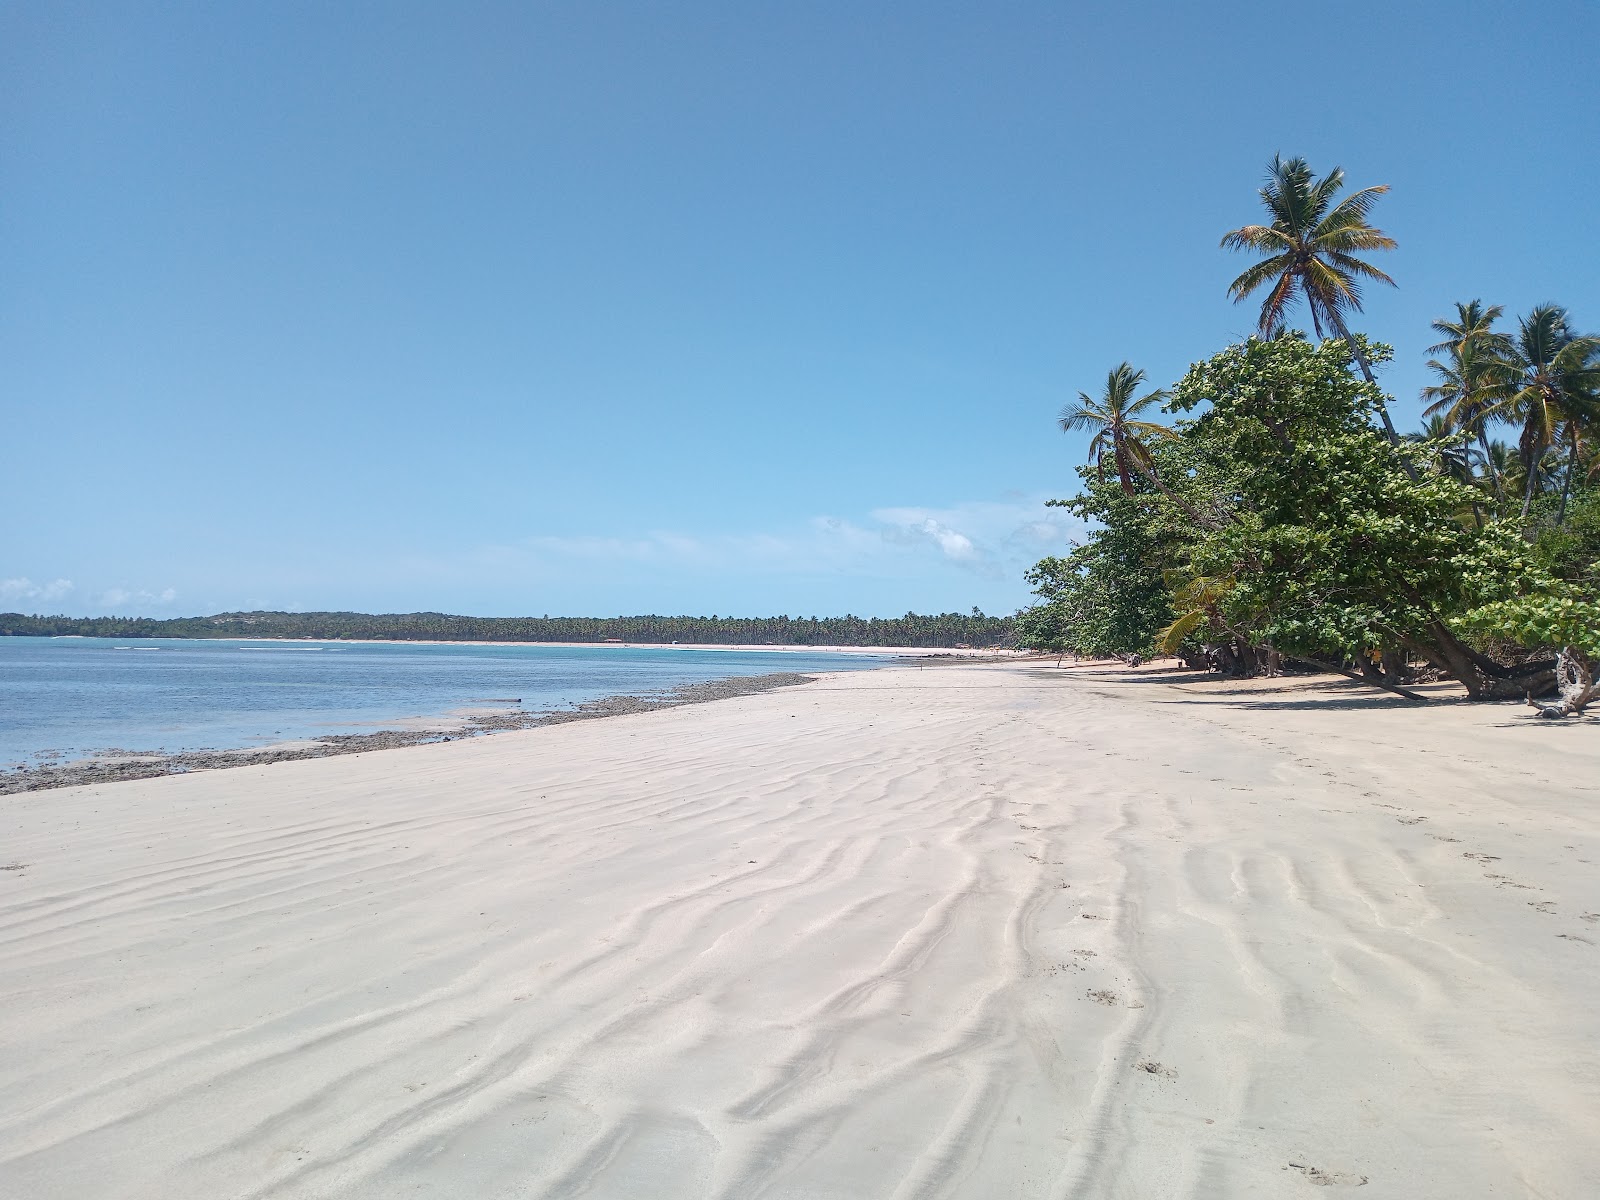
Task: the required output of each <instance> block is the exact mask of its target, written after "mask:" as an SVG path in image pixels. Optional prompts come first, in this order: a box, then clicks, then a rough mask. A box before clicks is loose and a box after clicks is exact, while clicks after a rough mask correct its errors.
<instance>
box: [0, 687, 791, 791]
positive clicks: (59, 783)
mask: <svg viewBox="0 0 1600 1200" xmlns="http://www.w3.org/2000/svg"><path fill="white" fill-rule="evenodd" d="M815 679H816V676H815V675H800V674H796V673H794V672H789V671H783V672H778V673H776V674H772V675H744V676H736V677H734V678H732V679H712V680H709V681H707V682H705V683H686V684H682V685H680V686H678V687H675V688H669V689H667V690H665V691H661V692H647V693H645V694H644V695H642V696H605V697H602V698H601V699H599V700H590V701H588V702H587V703H585V704H579V705H577V706H575V707H574V708H571V709H563V710H558V711H554V712H497V713H475V714H473V715H472V716H470V717H468V718H467V719H466V720H465V721H463V722H462V723H461V724H460V725H457V726H455V727H453V728H449V729H408V730H402V729H382V730H379V731H378V732H376V733H340V734H329V735H327V736H326V737H320V738H317V739H316V740H315V742H313V743H311V744H308V745H291V746H278V747H267V748H265V749H261V750H192V751H187V752H185V753H182V754H159V753H153V752H150V751H141V752H134V751H117V752H116V753H117V754H118V755H119V756H120V755H129V756H130V757H128V758H122V757H117V758H113V759H107V758H86V759H79V760H77V761H75V762H69V763H61V764H59V765H50V766H34V767H26V766H25V767H18V768H17V769H15V770H11V771H5V772H3V773H0V796H4V795H10V794H12V793H15V792H37V791H43V790H45V789H46V788H63V787H78V786H80V785H82V784H90V783H116V782H119V781H121V780H124V779H151V778H154V777H155V776H158V775H182V774H186V773H188V772H190V771H215V770H221V769H223V768H227V767H259V766H264V765H266V764H267V763H279V762H291V761H294V760H295V759H301V758H329V757H332V756H333V755H335V754H363V753H365V752H366V751H368V750H393V749H396V748H397V747H400V746H419V745H423V744H425V743H428V742H447V741H450V740H451V739H452V738H458V737H477V736H479V735H481V734H486V733H506V732H509V731H511V730H516V729H536V728H538V727H539V726H541V725H560V724H563V723H565V722H567V721H587V720H592V719H594V718H595V717H619V716H623V715H625V714H628V713H640V712H651V711H653V710H655V709H658V708H677V707H678V706H680V705H684V704H704V703H706V702H707V701H709V700H727V699H731V698H732V697H734V696H749V695H753V694H754V693H756V692H768V691H771V690H773V689H774V688H781V687H794V686H796V685H797V684H802V683H811V682H813V681H814V680H815Z"/></svg>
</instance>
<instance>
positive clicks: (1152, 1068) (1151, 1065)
mask: <svg viewBox="0 0 1600 1200" xmlns="http://www.w3.org/2000/svg"><path fill="white" fill-rule="evenodd" d="M1134 1069H1135V1070H1139V1071H1143V1072H1144V1073H1145V1074H1146V1075H1159V1076H1161V1078H1163V1079H1176V1078H1177V1077H1178V1073H1177V1072H1176V1071H1174V1070H1173V1069H1172V1068H1171V1067H1164V1066H1162V1065H1161V1064H1160V1063H1158V1062H1156V1061H1155V1060H1154V1059H1152V1058H1146V1059H1141V1060H1140V1061H1139V1062H1137V1063H1135V1064H1134Z"/></svg>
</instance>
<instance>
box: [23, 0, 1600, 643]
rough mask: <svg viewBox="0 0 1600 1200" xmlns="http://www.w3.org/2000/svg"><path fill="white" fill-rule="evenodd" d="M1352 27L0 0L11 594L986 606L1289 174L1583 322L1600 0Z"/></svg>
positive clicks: (1437, 278)
mask: <svg viewBox="0 0 1600 1200" xmlns="http://www.w3.org/2000/svg"><path fill="white" fill-rule="evenodd" d="M1338 13H1339V19H1338V20H1337V21H1332V20H1328V21H1323V20H1319V19H1316V17H1315V14H1314V12H1313V10H1309V9H1308V10H1305V11H1304V12H1303V13H1299V14H1298V15H1297V14H1296V13H1295V12H1290V11H1289V10H1286V9H1285V8H1284V7H1283V6H1282V5H1280V4H1233V5H1228V4H1210V5H1190V4H1065V3H1055V4H992V5H977V4H964V5H952V4H939V3H921V4H916V5H911V4H896V5H862V4H858V3H852V4H827V3H811V4H806V5H777V4H766V3H748V2H743V3H728V4H706V3H684V4H675V5H657V4H606V3H585V4H529V3H519V4H487V3H455V4H450V5H445V4H439V3H433V4H408V3H401V2H394V0H389V2H385V3H374V4H359V3H342V4H336V5H329V4H312V3H300V4H295V3H274V4H270V5H269V4H226V5H216V4H185V3H172V2H164V3H162V4H159V5H157V4H133V3H129V4H116V5H109V4H104V3H96V4H75V3H71V2H63V0H52V2H51V3H48V4H45V3H30V4H15V3H4V4H0V281H3V282H0V392H3V396H4V402H3V403H4V415H5V430H6V455H5V462H6V469H5V471H4V472H3V473H0V489H3V492H0V502H3V503H4V505H5V512H6V513H7V514H8V519H7V521H6V522H5V533H4V537H3V539H0V608H9V609H20V610H23V611H63V612H72V613H98V612H107V611H114V612H124V613H149V614H154V615H177V614H181V613H196V612H211V611H217V610H222V609H233V608H256V607H264V608H350V609H361V610H376V611H406V610H413V609H438V610H445V611H455V612H467V613H479V614H520V613H533V614H539V613H546V612H548V613H595V614H612V613H624V612H626V613H632V612H645V611H655V612H698V613H712V612H716V613H735V614H759V613H779V612H785V613H790V614H801V613H803V614H811V613H818V614H826V613H842V612H846V611H852V612H855V613H858V614H893V613H899V612H904V611H906V610H908V609H915V610H918V611H929V610H947V609H963V610H964V609H966V608H969V607H971V606H973V605H979V606H981V607H983V608H984V609H986V610H988V611H1010V610H1011V609H1013V608H1015V607H1017V606H1018V605H1020V604H1022V603H1024V602H1025V601H1026V598H1027V591H1026V585H1025V584H1024V583H1023V582H1022V580H1021V571H1022V569H1023V567H1024V566H1025V565H1026V564H1027V563H1028V562H1031V561H1032V560H1034V559H1036V558H1038V557H1039V556H1040V555H1041V554H1043V553H1045V552H1050V551H1053V550H1058V549H1060V548H1062V547H1063V546H1064V545H1065V541H1066V538H1067V537H1068V536H1069V535H1070V534H1071V532H1072V530H1071V528H1070V525H1069V524H1068V523H1067V522H1065V521H1064V520H1063V519H1062V517H1061V515H1060V514H1059V512H1058V511H1056V510H1047V509H1045V508H1044V507H1042V501H1043V499H1044V498H1046V497H1048V496H1051V495H1062V494H1066V493H1069V492H1070V491H1071V490H1072V488H1073V486H1074V483H1075V477H1074V475H1073V473H1072V468H1073V467H1074V466H1075V465H1076V464H1077V463H1079V462H1080V461H1081V460H1082V458H1083V456H1084V440H1083V439H1082V438H1080V437H1071V438H1069V437H1065V436H1063V435H1062V434H1060V433H1059V432H1057V431H1056V430H1055V428H1054V426H1053V417H1054V415H1055V413H1056V411H1057V410H1058V409H1059V408H1060V406H1061V405H1062V404H1063V403H1064V402H1065V401H1066V400H1068V399H1069V398H1070V397H1071V396H1072V395H1073V393H1075V392H1076V391H1077V390H1079V389H1084V390H1091V391H1092V390H1095V389H1097V388H1098V387H1099V385H1100V384H1101V382H1102V381H1103V380H1104V377H1105V374H1106V372H1107V370H1108V369H1109V368H1110V367H1112V366H1114V365H1115V364H1116V363H1117V362H1119V361H1121V360H1122V359H1124V358H1126V359H1128V360H1130V361H1132V362H1133V363H1135V364H1136V365H1139V366H1143V367H1144V368H1145V369H1146V370H1148V371H1149V373H1150V375H1151V377H1152V379H1153V380H1155V381H1157V382H1161V383H1167V382H1171V381H1172V380H1174V379H1176V378H1177V377H1178V376H1180V375H1181V374H1182V373H1183V371H1184V369H1185V368H1186V366H1187V365H1188V364H1189V363H1190V362H1191V361H1193V360H1195V359H1197V358H1200V357H1202V356H1205V355H1207V354H1209V353H1212V352H1214V351H1215V350H1216V349H1219V348H1220V347H1221V346H1223V345H1225V344H1227V343H1228V342H1229V341H1232V340H1237V339H1238V338H1240V337H1242V336H1243V335H1245V334H1246V333H1247V332H1248V331H1249V329H1250V326H1251V313H1250V311H1249V310H1247V309H1245V308H1240V307H1234V306H1233V305H1231V304H1230V303H1229V301H1228V300H1227V298H1226V296H1225V294H1224V292H1225V288H1226V285H1227V282H1228V281H1229V279H1231V278H1232V276H1233V275H1234V274H1235V273H1237V271H1238V270H1240V269H1241V268H1242V265H1243V263H1242V261H1240V260H1236V259H1235V258H1233V257H1232V256H1230V255H1228V254H1226V253H1225V252H1223V251H1221V250H1220V249H1218V246H1217V242H1218V239H1219V238H1220V236H1221V234H1222V233H1223V232H1224V231H1226V230H1227V229H1229V228H1232V227H1234V226H1237V225H1240V224H1243V223H1246V222H1247V221H1250V220H1253V219H1254V218H1255V215H1256V212H1257V202H1256V199H1255V188H1256V187H1257V186H1258V185H1259V182H1260V177H1261V175H1262V172H1263V168H1264V166H1265V164H1266V162H1267V160H1268V159H1269V158H1270V157H1271V156H1272V154H1273V153H1274V152H1279V151H1281V152H1283V153H1284V154H1301V155H1304V156H1305V157H1307V158H1308V159H1309V160H1310V161H1311V163H1312V165H1313V166H1314V167H1316V168H1317V169H1318V170H1325V169H1327V168H1328V167H1331V166H1332V165H1334V164H1341V165H1343V166H1344V167H1345V169H1346V171H1347V173H1348V176H1349V178H1350V180H1351V182H1352V184H1354V185H1356V186H1364V185H1367V184H1374V183H1388V184H1390V185H1391V186H1392V188H1393V192H1392V194H1391V195H1390V196H1388V197H1387V198H1385V199H1384V200H1383V201H1382V202H1381V204H1380V205H1379V207H1378V210H1377V213H1376V216H1375V219H1376V221H1377V222H1378V223H1379V224H1380V225H1382V226H1383V227H1384V228H1385V229H1387V230H1388V231H1389V232H1390V233H1392V234H1393V235H1394V236H1395V237H1396V238H1398V239H1399V241H1400V249H1399V250H1398V251H1397V252H1395V253H1393V254H1391V255H1388V256H1387V258H1386V261H1385V262H1384V264H1383V265H1384V266H1385V268H1386V269H1388V270H1389V271H1390V273H1391V274H1393V275H1394V276H1395V277H1396V279H1397V280H1398V281H1399V283H1400V288H1399V290H1398V291H1393V292H1385V293H1382V294H1380V293H1373V294H1372V295H1371V297H1370V302H1369V304H1368V306H1367V313H1366V316H1365V317H1364V318H1363V319H1362V320H1361V321H1360V324H1359V327H1360V328H1363V329H1365V330H1366V331H1368V332H1369V333H1370V334H1371V335H1372V336H1374V337H1376V338H1379V339H1382V340H1386V341H1389V342H1391V343H1392V344H1394V345H1395V347H1396V349H1397V360H1396V362H1395V364H1394V365H1393V366H1391V367H1390V368H1389V369H1388V371H1387V373H1386V375H1385V379H1384V382H1385V383H1386V386H1388V387H1389V388H1390V389H1391V390H1392V391H1393V392H1394V394H1395V395H1396V396H1397V398H1398V404H1397V410H1396V415H1397V420H1398V423H1399V424H1400V425H1401V427H1402V428H1406V427H1409V426H1411V425H1414V424H1415V423H1416V412H1417V407H1418V406H1417V404H1416V402H1415V395H1416V392H1417V389H1418V388H1419V387H1420V386H1421V385H1422V384H1423V383H1424V382H1425V377H1424V375H1425V373H1424V370H1423V366H1422V364H1423V360H1424V359H1425V357H1426V355H1425V354H1424V353H1423V352H1422V351H1423V347H1425V346H1426V345H1427V344H1428V343H1429V342H1430V341H1431V340H1433V339H1432V338H1430V336H1429V331H1428V328H1427V325H1428V321H1429V320H1430V319H1431V318H1432V317H1434V316H1437V315H1439V314H1441V313H1444V312H1446V311H1448V310H1449V308H1450V305H1451V302H1452V301H1454V300H1457V299H1468V298H1471V297H1474V296H1481V297H1483V298H1484V299H1485V300H1486V301H1489V302H1493V303H1501V304H1504V305H1506V306H1507V309H1508V311H1511V312H1515V311H1518V310H1526V309H1527V308H1529V307H1531V306H1532V305H1534V304H1536V303H1539V302H1541V301H1544V300H1547V299H1553V300H1556V301H1558V302H1561V303H1564V304H1566V305H1568V306H1569V308H1570V309H1571V310H1572V312H1573V315H1574V317H1575V319H1576V322H1577V324H1578V325H1579V326H1580V327H1581V328H1583V329H1585V330H1589V329H1596V328H1600V294H1597V293H1600V286H1597V282H1596V281H1597V280H1600V237H1597V236H1596V230H1595V219H1594V218H1595V214H1596V211H1597V200H1596V197H1597V196H1600V166H1597V159H1596V157H1595V154H1594V148H1595V146H1596V145H1597V142H1600V138H1597V134H1600V99H1597V97H1600V92H1597V89H1596V88H1595V87H1594V78H1595V71H1596V66H1595V59H1594V47H1595V46H1596V45H1597V44H1600V5H1596V4H1594V3H1592V2H1587V0H1585V2H1573V3H1560V2H1555V0H1551V2H1545V3H1534V4H1528V5H1521V6H1512V5H1507V4H1504V3H1454V4H1432V3H1415V4H1398V5H1396V4H1361V3H1355V4H1348V5H1344V6H1342V7H1340V8H1339V9H1338Z"/></svg>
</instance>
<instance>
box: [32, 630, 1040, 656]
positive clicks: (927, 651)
mask: <svg viewBox="0 0 1600 1200" xmlns="http://www.w3.org/2000/svg"><path fill="white" fill-rule="evenodd" d="M12 636H25V637H42V638H47V639H49V640H51V641H82V642H106V641H124V642H149V641H171V642H282V643H284V644H286V645H302V644H304V645H322V646H555V647H560V648H564V649H570V650H717V651H724V652H741V653H744V652H749V653H762V654H865V655H876V656H879V657H893V658H931V657H942V658H1002V659H1011V658H1021V657H1024V656H1025V655H1027V654H1029V653H1031V652H1030V651H1025V650H1014V649H1008V648H1002V647H989V646H984V647H976V648H974V647H957V646H809V645H794V644H786V645H782V646H773V645H761V644H752V643H737V642H528V641H500V640H494V641H490V640H487V639H483V638H316V637H298V638H290V637H250V636H243V635H241V636H232V635H230V636H228V637H204V638H199V637H144V636H139V635H134V634H122V635H103V634H88V633H58V634H22V635H12Z"/></svg>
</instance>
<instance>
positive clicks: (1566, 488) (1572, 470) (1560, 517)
mask: <svg viewBox="0 0 1600 1200" xmlns="http://www.w3.org/2000/svg"><path fill="white" fill-rule="evenodd" d="M1567 440H1568V441H1569V442H1571V443H1572V446H1571V449H1570V450H1569V451H1568V452H1567V477H1566V479H1564V480H1563V481H1562V483H1561V511H1560V512H1558V513H1556V524H1557V525H1565V524H1566V523H1567V501H1568V499H1570V498H1571V496H1572V477H1573V476H1574V475H1576V474H1577V473H1578V431H1577V430H1576V429H1574V428H1572V422H1571V421H1568V422H1567Z"/></svg>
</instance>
